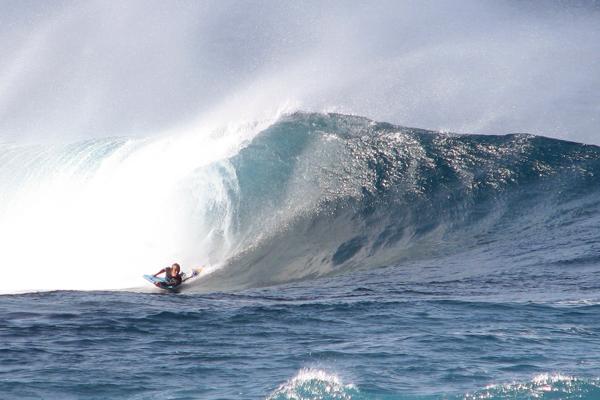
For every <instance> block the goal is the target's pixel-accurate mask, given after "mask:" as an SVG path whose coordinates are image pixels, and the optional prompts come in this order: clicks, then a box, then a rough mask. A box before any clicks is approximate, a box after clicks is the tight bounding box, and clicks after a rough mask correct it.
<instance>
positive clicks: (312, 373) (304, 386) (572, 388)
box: [267, 368, 600, 400]
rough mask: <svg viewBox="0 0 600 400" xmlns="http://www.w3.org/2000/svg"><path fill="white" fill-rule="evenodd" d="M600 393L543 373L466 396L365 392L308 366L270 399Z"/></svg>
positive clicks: (589, 382)
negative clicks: (524, 380) (523, 380)
mask: <svg viewBox="0 0 600 400" xmlns="http://www.w3.org/2000/svg"><path fill="white" fill-rule="evenodd" d="M599 395H600V381H599V380H598V379H582V378H577V377H572V376H567V375H561V374H540V375H537V376H535V377H533V378H532V379H531V380H530V381H526V382H513V383H506V384H493V385H489V386H488V387H486V388H484V389H481V390H479V391H475V392H473V393H467V394H463V395H454V396H452V395H450V396H449V395H439V396H435V395H434V396H418V395H398V394H383V393H375V392H372V391H366V390H365V391H363V390H360V388H358V387H356V386H355V385H353V384H347V383H344V382H343V381H342V380H341V379H340V378H339V377H338V376H337V375H335V374H332V373H329V372H327V371H323V370H320V369H312V368H305V369H302V370H300V371H299V372H298V374H297V375H296V376H295V377H293V378H292V379H290V380H289V381H287V382H286V383H284V384H282V385H281V386H279V387H278V388H277V389H276V390H275V391H274V392H273V393H272V394H271V395H270V396H269V397H268V398H267V399H268V400H292V399H306V400H309V399H322V400H360V399H364V400H367V399H407V400H408V399H422V400H425V399H431V400H434V399H456V400H459V399H461V400H475V399H488V400H507V399H511V400H521V399H522V400H526V399H533V398H534V399H542V400H543V399H563V400H569V399H582V400H585V399H589V400H592V399H596V398H598V396H599Z"/></svg>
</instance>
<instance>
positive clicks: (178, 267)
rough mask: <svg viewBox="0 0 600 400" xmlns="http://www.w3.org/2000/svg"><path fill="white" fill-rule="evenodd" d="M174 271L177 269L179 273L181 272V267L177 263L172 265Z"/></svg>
mask: <svg viewBox="0 0 600 400" xmlns="http://www.w3.org/2000/svg"><path fill="white" fill-rule="evenodd" d="M171 268H172V269H177V270H178V271H181V267H180V266H179V264H177V263H175V264H173V265H171Z"/></svg>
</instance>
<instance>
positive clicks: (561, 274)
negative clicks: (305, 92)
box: [0, 114, 600, 399]
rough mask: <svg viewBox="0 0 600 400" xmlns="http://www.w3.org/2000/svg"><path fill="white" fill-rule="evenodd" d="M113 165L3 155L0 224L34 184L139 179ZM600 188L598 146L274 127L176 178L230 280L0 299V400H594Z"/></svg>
mask: <svg viewBox="0 0 600 400" xmlns="http://www.w3.org/2000/svg"><path fill="white" fill-rule="evenodd" d="M123 146H127V143H126V141H123V140H115V141H111V140H105V141H102V142H93V141H92V142H86V143H81V144H78V145H73V146H71V147H69V148H64V149H59V150H56V151H55V152H54V153H53V152H48V150H47V149H46V150H45V152H44V153H40V151H39V149H31V148H27V149H23V148H15V147H11V148H8V147H5V148H3V152H0V160H2V161H3V163H2V164H0V165H2V166H4V169H3V168H2V167H0V180H2V182H4V183H7V182H9V183H11V186H10V187H11V190H9V191H6V192H5V193H4V196H3V197H2V198H0V205H1V206H2V208H0V211H2V212H1V213H0V221H9V219H8V218H9V217H8V216H9V214H10V213H9V211H11V210H14V209H11V208H10V207H11V204H12V203H10V200H11V198H12V199H14V198H21V199H22V198H24V197H26V195H27V194H28V193H30V192H28V190H30V189H28V184H29V183H31V182H34V183H35V184H36V185H39V182H42V181H43V182H45V180H47V179H48V178H47V170H48V168H43V166H44V165H46V166H47V165H52V166H53V167H52V168H50V169H51V170H61V168H63V167H61V165H69V168H70V169H69V171H70V175H67V178H65V177H64V176H62V177H61V179H63V180H62V181H61V182H63V186H62V188H64V187H65V186H64V182H65V180H66V181H67V182H71V181H72V180H77V181H78V185H83V184H82V183H81V182H84V183H85V185H83V187H84V188H85V189H86V190H92V189H94V188H96V186H93V185H99V183H98V182H99V181H102V185H104V186H102V189H103V190H104V191H106V190H108V189H107V188H110V186H106V185H107V184H106V182H105V181H104V180H101V179H99V178H101V177H104V175H101V174H105V173H106V168H107V163H108V161H110V164H109V165H110V166H111V167H114V168H115V169H116V170H117V171H121V173H123V174H124V172H123V171H125V169H124V168H125V165H127V168H129V169H128V170H127V174H128V175H127V176H128V177H132V179H133V178H135V177H136V176H137V175H136V174H137V173H138V172H137V171H138V169H132V168H130V165H129V164H126V161H127V160H129V159H130V157H134V156H135V155H136V154H138V155H139V154H140V153H139V152H140V151H146V150H144V147H143V145H140V144H136V145H135V146H134V147H133V148H127V149H126V150H127V151H123ZM140 149H141V150H140ZM120 151H121V153H120V154H118V153H119V152H120ZM136 152H137V153H136ZM115 154H118V157H117V156H116V155H115ZM124 154H125V155H124ZM59 155H60V157H59ZM115 157H116V158H115ZM140 158H141V157H140ZM23 160H29V162H28V163H25V162H24V161H23ZM107 160H108V161H107ZM42 161H43V162H42ZM84 161H85V162H84ZM169 162H172V160H170V161H169ZM40 163H41V164H40ZM17 164H22V165H26V166H27V168H23V169H28V170H27V171H28V172H27V171H23V169H21V170H20V174H10V173H9V172H8V171H9V169H14V166H15V165H17ZM115 165H116V166H115ZM131 171H134V172H131ZM599 177H600V149H599V148H597V147H595V146H586V145H581V144H577V143H569V142H563V141H558V140H552V139H547V138H540V137H534V136H530V135H507V136H477V135H443V134H437V133H434V132H428V131H421V130H415V129H408V128H401V127H396V126H393V125H389V124H379V123H375V122H372V121H369V120H366V119H363V118H358V117H349V116H343V115H335V114H331V115H322V114H294V115H291V116H287V117H284V118H283V119H282V120H280V121H279V122H277V123H275V124H273V125H271V126H270V127H268V128H266V129H265V130H263V131H261V132H260V133H258V134H257V135H256V136H255V137H253V138H252V140H250V141H249V142H248V143H245V144H244V146H241V147H240V148H239V149H238V150H236V151H235V152H234V153H233V154H231V155H228V156H227V157H225V158H223V159H219V160H216V161H214V162H211V163H209V164H205V165H198V166H196V167H194V168H191V169H186V170H185V173H183V174H182V175H181V176H179V178H178V180H177V185H176V186H177V188H178V189H177V199H179V200H181V199H182V198H183V199H184V201H182V202H180V203H170V204H171V205H172V206H173V205H175V204H176V205H177V206H179V207H180V208H178V210H181V212H182V213H183V214H184V216H185V220H186V221H187V222H186V226H188V227H190V229H189V231H190V232H192V233H190V235H191V236H189V237H185V238H184V239H185V240H183V241H182V243H185V244H186V245H187V246H190V248H192V249H194V251H196V250H197V251H200V252H202V251H204V252H205V253H202V254H204V257H206V258H210V257H213V259H215V258H218V259H219V260H221V261H222V262H221V263H219V264H218V265H217V267H215V268H214V271H212V270H211V271H210V272H211V273H210V274H208V275H206V276H204V277H203V278H201V279H200V280H198V281H197V282H195V283H193V284H192V285H190V286H188V287H187V288H185V289H184V290H182V292H181V293H179V294H174V293H166V292H161V291H153V289H151V288H149V287H148V286H143V285H144V281H143V279H142V278H141V275H142V274H143V273H148V272H155V271H148V270H140V271H139V274H138V270H137V269H135V268H134V267H130V268H131V270H132V273H134V275H135V276H136V277H138V278H137V279H139V285H138V287H136V288H130V289H126V290H122V289H119V290H116V288H115V289H111V290H102V291H83V290H53V291H43V292H36V291H35V290H29V293H21V294H17V293H12V294H11V293H7V294H5V295H2V296H0V313H1V315H2V316H3V318H2V319H0V339H1V340H0V393H2V395H0V397H2V398H7V399H13V398H14V399H39V398H43V399H79V398H86V399H106V398H110V399H116V398H125V399H599V398H600V381H599V379H598V378H599V377H600V355H599V354H600V351H598V350H600V231H599V230H598V226H600V225H599V223H600V208H599V205H600V193H599V191H598V189H599V188H600V186H599V185H598V184H599V183H600V181H599V179H600V178H599ZM139 178H140V179H141V177H139ZM157 179H158V178H157ZM36 182H38V183H36ZM86 185H87V186H86ZM140 185H141V184H140ZM34 186H35V185H34ZM208 186H210V188H212V189H211V190H199V189H206V188H207V187H208ZM5 187H7V186H5ZM140 187H142V188H143V189H144V188H146V187H144V186H143V185H141V186H139V187H137V188H136V190H140ZM76 189H77V190H79V189H81V187H80V186H77V187H75V186H73V187H70V190H72V191H73V192H71V196H72V193H79V192H77V190H76ZM118 189H119V190H120V192H119V193H120V194H121V195H124V196H127V194H128V192H127V190H128V188H127V186H119V187H118ZM48 190H51V189H48ZM82 190H83V189H82ZM132 190H133V189H132ZM94 193H95V192H94ZM81 196H83V194H81ZM82 198H85V197H79V198H78V199H79V200H81V199H82ZM90 198H91V197H90ZM103 204H105V203H98V204H96V203H94V204H93V206H92V205H90V206H89V208H84V209H81V210H78V211H85V212H89V213H90V217H89V218H94V217H93V215H92V214H93V213H102V212H104V211H105V209H104V208H102V207H104V206H103ZM161 204H164V203H161ZM59 211H60V212H64V211H62V210H59ZM111 211H115V210H112V209H111ZM126 211H128V212H132V213H133V212H135V211H136V210H134V209H132V210H126ZM142 211H144V212H148V213H150V212H153V211H154V210H153V209H152V208H149V207H147V208H143V209H142ZM158 211H160V210H158ZM158 211H157V214H148V216H149V217H152V218H158V217H157V215H160V213H159V212H158ZM10 215H12V214H10ZM59 215H68V214H59ZM102 215H103V218H105V219H108V220H110V218H111V216H110V215H111V214H108V213H106V214H102ZM117 215H118V217H119V220H118V221H120V223H121V224H122V226H121V228H120V229H122V230H124V231H125V232H129V231H128V229H129V227H128V226H127V224H128V223H129V220H128V219H126V218H125V219H123V215H125V214H124V212H122V210H120V211H119V212H118V213H117ZM176 217H177V216H176V215H174V214H169V218H172V219H170V220H176ZM132 221H136V219H133V220H132ZM73 226H75V225H73ZM145 228H146V229H149V228H148V227H145ZM3 232H4V231H2V230H1V229H0V234H2V233H3ZM97 233H98V232H97V230H96V231H94V232H79V234H78V235H72V236H64V235H67V234H66V233H61V232H58V233H57V235H56V237H47V240H48V241H49V242H51V243H54V242H52V241H53V240H56V238H57V237H58V238H59V239H60V240H62V239H65V238H70V239H71V240H78V237H79V236H81V237H83V238H96V237H97V236H89V235H92V234H94V235H95V234H97ZM68 235H70V233H68ZM3 237H4V238H5V240H7V239H6V238H10V237H9V236H3ZM157 237H162V236H157ZM207 237H208V238H209V239H210V240H209V239H206V238H207ZM144 238H145V239H148V240H150V239H155V238H154V237H153V236H151V235H148V236H144ZM12 240H14V241H13V242H12V243H10V242H9V244H12V245H13V246H16V245H20V242H17V241H16V239H12ZM195 240H197V241H195ZM56 243H58V242H56ZM78 245H79V246H83V248H87V247H85V246H88V243H87V242H83V241H82V242H81V243H80V244H78ZM112 245H113V244H112V242H111V241H110V238H106V240H104V241H102V242H98V243H97V246H99V248H102V249H103V254H104V255H103V257H107V256H106V254H111V253H114V254H118V255H119V256H122V257H125V258H126V259H128V260H129V259H130V258H131V257H133V256H132V255H134V252H133V251H129V252H127V253H124V252H123V250H122V249H121V248H120V247H118V246H115V247H110V246H112ZM48 248H49V247H48ZM149 248H151V249H153V248H154V247H151V246H150V245H149ZM198 249H200V250H198ZM8 251H9V249H7V250H5V252H8ZM74 251H75V250H74ZM9 254H10V253H9ZM190 254H192V253H190ZM192 255H194V256H197V255H198V254H192ZM25 260H28V258H25ZM102 260H104V259H102ZM96 261H97V260H96ZM96 261H95V260H94V258H93V257H90V260H89V263H87V264H82V265H81V266H80V267H79V268H80V269H79V270H78V274H77V276H76V277H75V278H77V279H80V280H76V281H70V282H69V284H70V285H71V286H75V289H77V285H81V286H82V289H83V288H84V287H83V286H84V284H87V281H86V279H88V278H87V276H91V277H92V279H93V277H94V276H95V275H94V274H96V275H98V276H100V275H102V270H98V269H93V266H94V262H96ZM68 262H70V259H69V258H66V259H65V263H67V264H68ZM134 264H135V262H132V265H134ZM215 265H216V264H215ZM53 267H55V268H60V265H58V264H50V265H44V266H43V268H48V269H50V270H52V268H53ZM39 268H42V267H39ZM123 268H125V267H123ZM39 273H40V274H42V273H43V271H42V270H41V269H40V272H39ZM79 275H81V276H79ZM58 285H60V282H59V283H58ZM65 285H66V284H65ZM69 288H70V289H73V287H69ZM58 289H60V287H58ZM65 289H66V288H65ZM25 291H27V290H25ZM4 292H5V293H6V292H7V290H6V289H5V290H4Z"/></svg>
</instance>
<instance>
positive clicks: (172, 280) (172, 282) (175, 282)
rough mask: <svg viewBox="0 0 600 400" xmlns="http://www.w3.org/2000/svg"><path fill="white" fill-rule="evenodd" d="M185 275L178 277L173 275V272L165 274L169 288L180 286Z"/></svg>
mask: <svg viewBox="0 0 600 400" xmlns="http://www.w3.org/2000/svg"><path fill="white" fill-rule="evenodd" d="M182 275H183V273H181V272H180V273H179V274H177V275H171V272H170V271H168V272H166V273H165V279H166V284H167V285H168V286H179V285H181V282H182Z"/></svg>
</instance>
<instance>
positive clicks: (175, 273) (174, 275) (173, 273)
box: [154, 263, 184, 287]
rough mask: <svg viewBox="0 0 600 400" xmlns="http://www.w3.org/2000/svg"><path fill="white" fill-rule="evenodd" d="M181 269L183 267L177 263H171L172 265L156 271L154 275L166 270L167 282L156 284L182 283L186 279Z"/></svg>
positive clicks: (174, 284)
mask: <svg viewBox="0 0 600 400" xmlns="http://www.w3.org/2000/svg"><path fill="white" fill-rule="evenodd" d="M180 271H181V267H180V266H179V264H177V263H175V264H173V265H171V266H170V267H166V268H163V269H161V270H160V271H158V272H157V273H155V274H154V276H158V275H160V274H162V273H163V272H164V274H165V282H164V283H163V282H159V283H156V286H159V287H166V286H168V287H176V286H179V285H181V283H182V282H183V281H184V279H183V273H182V272H180Z"/></svg>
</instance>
